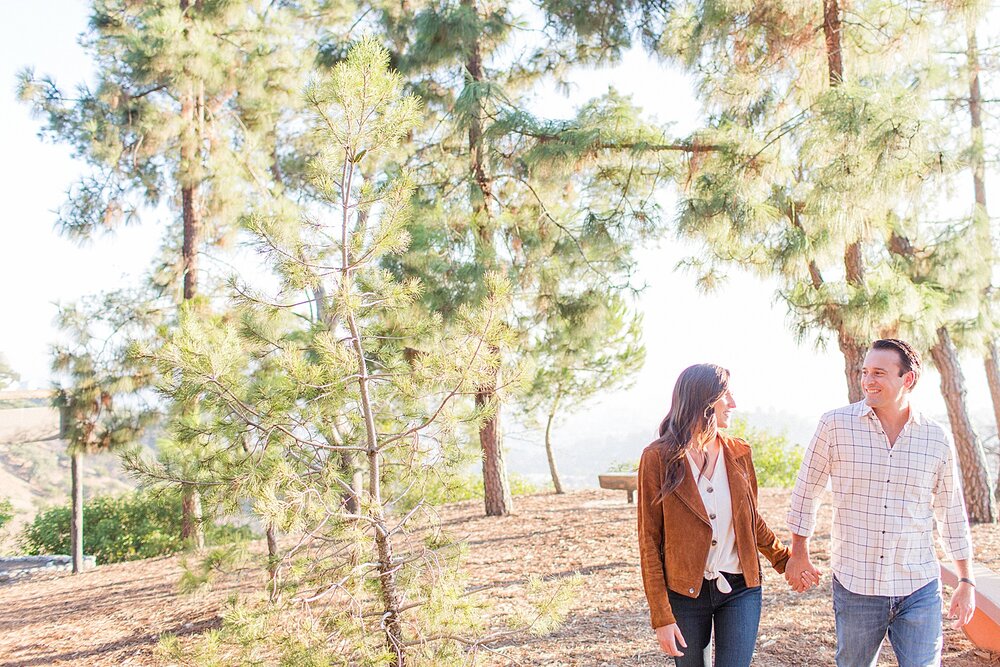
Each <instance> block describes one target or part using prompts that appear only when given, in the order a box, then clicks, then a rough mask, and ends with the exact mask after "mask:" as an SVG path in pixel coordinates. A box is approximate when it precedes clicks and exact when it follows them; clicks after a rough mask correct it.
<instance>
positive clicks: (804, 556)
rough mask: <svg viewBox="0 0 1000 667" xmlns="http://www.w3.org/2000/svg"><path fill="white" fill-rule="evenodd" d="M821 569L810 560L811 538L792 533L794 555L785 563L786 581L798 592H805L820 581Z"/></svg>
mask: <svg viewBox="0 0 1000 667" xmlns="http://www.w3.org/2000/svg"><path fill="white" fill-rule="evenodd" d="M819 578H820V571H819V570H817V569H816V567H815V566H814V565H813V564H812V561H811V560H809V538H807V537H803V536H802V535H795V534H793V535H792V555H791V556H789V557H788V561H787V562H786V563H785V581H787V582H788V585H789V586H791V587H792V590H793V591H795V592H796V593H804V592H806V591H807V590H809V589H810V588H812V587H813V586H815V585H816V584H818V583H819Z"/></svg>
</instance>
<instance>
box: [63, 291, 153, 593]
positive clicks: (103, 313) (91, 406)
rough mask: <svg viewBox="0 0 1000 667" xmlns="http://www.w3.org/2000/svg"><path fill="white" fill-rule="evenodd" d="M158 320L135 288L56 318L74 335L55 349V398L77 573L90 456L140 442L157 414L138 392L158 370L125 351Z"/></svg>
mask: <svg viewBox="0 0 1000 667" xmlns="http://www.w3.org/2000/svg"><path fill="white" fill-rule="evenodd" d="M155 319H156V313H154V312H148V311H147V310H146V308H145V303H144V300H143V299H137V298H136V295H135V294H128V293H125V292H112V293H109V294H106V295H104V296H103V297H102V298H91V299H86V300H84V301H82V302H80V303H78V304H72V305H67V306H63V307H61V308H60V309H59V315H58V318H57V323H58V325H59V328H60V329H61V330H62V332H63V333H64V334H65V335H66V336H67V337H68V339H69V342H68V343H65V344H60V345H57V346H55V347H53V349H52V371H53V372H54V373H55V374H56V377H57V378H58V380H57V383H56V392H55V395H54V398H53V401H52V402H53V405H54V406H55V407H56V408H58V409H59V411H60V421H61V436H62V437H63V438H64V439H65V440H66V441H67V450H68V454H69V456H70V463H71V467H70V471H71V479H72V490H71V496H72V516H71V521H70V544H71V550H72V552H73V553H72V556H73V572H74V573H77V572H80V571H81V570H82V568H83V457H84V455H86V454H94V453H97V452H114V451H119V450H121V449H123V448H125V447H130V446H134V445H135V444H136V441H137V440H138V438H139V437H140V436H141V434H142V433H143V431H144V430H145V428H146V427H147V426H148V425H149V424H151V423H152V422H153V421H154V420H155V419H156V418H157V415H156V413H155V411H153V410H152V409H150V408H148V407H145V406H144V404H143V401H142V399H141V397H139V396H138V392H140V391H141V390H142V389H144V388H146V387H148V386H149V385H150V382H151V379H152V374H151V369H150V368H149V367H148V366H145V365H143V364H141V363H134V362H133V361H132V360H129V359H128V357H127V355H126V354H125V353H124V346H126V345H127V344H129V337H130V336H135V335H139V334H141V333H142V332H144V331H147V330H148V328H149V326H150V324H151V323H152V322H154V321H155Z"/></svg>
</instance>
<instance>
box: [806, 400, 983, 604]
mask: <svg viewBox="0 0 1000 667" xmlns="http://www.w3.org/2000/svg"><path fill="white" fill-rule="evenodd" d="M828 479H829V480H831V482H832V486H833V505H834V515H833V536H832V537H833V544H832V551H833V553H832V563H831V565H832V569H833V573H834V574H835V575H837V579H838V580H839V581H840V583H841V584H843V586H844V587H845V588H847V589H848V590H849V591H851V592H853V593H858V594H860V595H883V596H904V595H909V594H910V593H912V592H913V591H915V590H917V589H918V588H920V587H921V586H924V585H925V584H927V583H928V582H930V581H932V580H934V579H936V578H937V577H938V576H939V574H940V570H939V565H938V561H937V557H936V556H935V553H934V517H935V515H936V516H937V526H938V531H939V532H940V534H941V538H942V542H943V544H944V547H945V550H946V551H947V552H948V554H949V555H950V556H951V557H952V558H954V559H955V560H962V559H969V558H971V557H972V542H971V539H970V537H969V522H968V518H967V516H966V513H965V504H964V502H963V500H962V487H961V481H960V478H959V474H958V468H957V465H956V461H955V453H954V447H953V445H952V443H951V437H950V436H949V435H948V434H947V433H946V432H945V430H944V429H943V428H942V427H941V425H940V424H938V423H937V422H935V421H933V420H931V419H928V418H926V417H925V416H923V415H921V414H920V413H919V412H917V411H916V409H915V408H911V409H910V420H909V421H908V422H907V423H906V425H905V426H904V427H903V430H902V432H901V433H900V434H899V437H898V438H897V439H896V444H895V445H893V447H892V448H890V447H889V443H888V441H887V439H886V436H885V433H884V432H883V430H882V425H881V423H880V422H879V420H878V418H877V417H876V416H875V413H874V412H873V411H872V409H871V407H869V406H868V405H867V404H866V403H865V402H864V401H859V402H858V403H854V404H852V405H848V406H845V407H843V408H839V409H837V410H833V411H831V412H828V413H826V414H825V415H823V417H822V418H821V419H820V422H819V427H818V428H817V429H816V434H815V435H814V436H813V439H812V442H811V443H810V444H809V448H808V449H807V450H806V454H805V459H804V460H803V461H802V467H801V468H800V469H799V476H798V479H797V480H796V482H795V490H794V491H793V492H792V503H791V508H790V509H789V511H788V527H789V528H790V529H791V531H792V532H793V533H795V534H796V535H802V536H805V537H808V536H810V535H812V532H813V528H814V527H815V525H816V510H817V497H818V496H819V494H820V493H821V492H822V491H823V489H824V488H825V487H826V483H827V480H828Z"/></svg>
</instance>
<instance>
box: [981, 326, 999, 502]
mask: <svg viewBox="0 0 1000 667" xmlns="http://www.w3.org/2000/svg"><path fill="white" fill-rule="evenodd" d="M983 365H984V366H985V367H986V382H987V384H988V385H989V387H990V398H992V399H993V419H994V421H995V423H996V426H997V438H998V439H1000V370H998V369H1000V351H998V350H997V341H996V339H995V338H994V339H991V340H990V341H989V343H988V348H987V351H986V357H985V358H984V359H983ZM997 488H998V489H1000V483H998V484H997Z"/></svg>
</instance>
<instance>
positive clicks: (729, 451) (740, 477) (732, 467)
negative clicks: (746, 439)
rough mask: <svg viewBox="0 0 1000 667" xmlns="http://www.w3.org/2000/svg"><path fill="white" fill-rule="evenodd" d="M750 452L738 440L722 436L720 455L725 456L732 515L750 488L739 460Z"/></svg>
mask: <svg viewBox="0 0 1000 667" xmlns="http://www.w3.org/2000/svg"><path fill="white" fill-rule="evenodd" d="M749 452H750V448H749V447H747V446H746V445H744V444H743V443H742V442H740V441H739V440H731V439H729V438H723V440H722V455H723V456H725V457H726V476H727V477H728V478H729V495H730V497H731V498H732V503H733V516H734V517H735V516H736V512H737V510H738V509H739V508H740V506H742V505H745V503H744V499H745V498H746V497H747V494H748V493H749V488H750V480H749V479H748V478H747V473H746V471H745V470H744V468H743V463H742V462H741V461H739V460H740V459H741V458H743V457H744V456H746V455H747V454H748V453H749Z"/></svg>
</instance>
